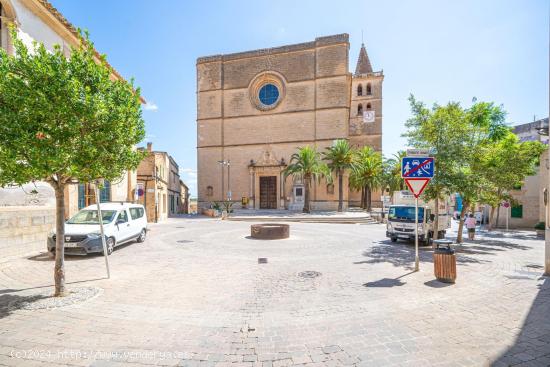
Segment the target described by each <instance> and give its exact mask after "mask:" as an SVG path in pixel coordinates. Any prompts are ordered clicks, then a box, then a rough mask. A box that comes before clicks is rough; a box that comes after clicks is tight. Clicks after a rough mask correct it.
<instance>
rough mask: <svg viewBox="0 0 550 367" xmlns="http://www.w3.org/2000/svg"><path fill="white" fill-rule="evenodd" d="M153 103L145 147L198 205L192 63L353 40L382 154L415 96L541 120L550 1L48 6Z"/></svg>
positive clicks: (83, 0) (69, 2) (71, 0)
mask: <svg viewBox="0 0 550 367" xmlns="http://www.w3.org/2000/svg"><path fill="white" fill-rule="evenodd" d="M50 1H51V2H52V4H53V5H54V6H55V7H56V8H57V9H58V10H59V11H61V13H62V14H63V15H64V16H65V17H66V18H67V19H68V20H69V21H70V22H71V23H73V24H74V25H75V26H76V27H80V28H82V29H87V30H88V31H89V32H90V36H91V39H92V40H93V41H94V43H95V46H96V48H97V50H98V51H99V52H101V53H104V54H106V55H107V59H108V61H109V62H110V63H111V65H113V66H114V67H115V68H116V69H117V71H118V72H120V74H122V75H123V76H124V77H125V78H127V79H130V78H134V81H135V84H136V85H137V86H139V87H140V88H141V90H142V94H143V96H144V97H145V99H146V100H147V101H148V105H147V106H145V108H144V111H143V117H144V120H145V122H146V130H147V137H146V139H145V140H144V142H143V144H142V145H144V144H145V142H146V141H151V142H152V143H153V149H154V150H160V151H166V152H168V153H169V154H170V155H172V156H173V157H174V159H175V160H176V162H177V163H178V164H179V166H180V174H181V177H182V179H183V180H184V182H186V183H187V184H188V186H189V187H190V190H191V193H192V196H196V178H197V171H196V167H197V162H196V68H195V65H196V59H197V57H200V56H207V55H215V54H223V53H232V52H239V51H246V50H254V49H258V48H266V47H276V46H281V45H287V44H293V43H301V42H308V41H313V40H314V39H315V37H319V36H326V35H331V34H338V33H348V34H349V35H350V66H349V68H350V71H351V72H353V71H354V70H355V64H356V62H357V57H358V54H359V49H360V47H361V40H362V38H361V37H362V36H361V34H362V33H363V41H364V43H365V45H366V47H367V52H368V54H369V58H370V60H371V63H372V66H373V68H374V70H375V71H379V70H383V71H384V76H385V78H384V84H383V111H382V115H383V153H384V155H386V156H390V155H392V154H393V153H395V152H396V151H398V150H402V149H404V148H405V147H406V140H405V139H403V138H401V134H402V133H403V132H404V131H405V127H404V123H405V121H406V120H407V119H408V118H409V117H410V108H409V104H408V100H407V98H408V96H409V95H410V94H411V93H412V94H414V95H415V97H416V98H417V99H419V100H421V101H424V102H425V103H426V104H428V105H432V104H433V103H439V104H445V103H447V102H448V101H458V102H460V103H461V104H462V105H463V106H469V105H470V104H471V101H472V98H473V97H476V98H477V100H478V101H492V102H495V103H496V104H498V105H502V106H503V107H504V109H505V110H506V111H507V121H508V122H509V123H510V124H512V125H515V124H519V123H524V122H531V121H533V118H534V116H536V118H543V117H547V116H548V108H549V92H548V89H549V88H548V86H549V79H548V78H549V18H550V17H549V12H550V9H549V8H550V5H549V4H550V1H548V0H483V1H479V0H461V1H456V0H415V1H406V0H386V1H373V0H360V1H346V0H340V1H337V2H336V1H322V0H316V1H313V0H301V1H296V0H292V1H287V0H278V1H263V0H256V1H244V0H243V1H238V0H236V1H214V0H210V1H180V0H157V1H155V2H151V1H145V0H116V1H113V0H79V1H75V0H50Z"/></svg>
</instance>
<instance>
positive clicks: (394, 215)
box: [386, 191, 450, 244]
mask: <svg viewBox="0 0 550 367" xmlns="http://www.w3.org/2000/svg"><path fill="white" fill-rule="evenodd" d="M440 201H441V202H440V205H439V228H438V230H437V232H438V235H439V237H444V236H445V232H446V229H448V228H449V227H450V215H449V205H448V200H440ZM434 205H435V202H433V201H430V202H427V203H426V202H424V201H422V200H418V241H419V242H420V243H423V244H428V243H429V239H431V238H434V233H435V228H434V225H435V221H434V219H435V215H434V209H435V206H434ZM414 226H415V203H414V195H412V193H410V192H408V191H396V192H395V193H394V195H393V200H392V204H391V205H390V206H389V208H388V220H387V224H386V237H388V238H389V239H390V240H391V241H392V242H396V241H397V240H406V241H414V237H415V233H414Z"/></svg>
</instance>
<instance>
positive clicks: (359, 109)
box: [357, 103, 363, 115]
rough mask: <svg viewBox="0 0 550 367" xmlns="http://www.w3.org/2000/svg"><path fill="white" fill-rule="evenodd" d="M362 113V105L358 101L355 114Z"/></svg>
mask: <svg viewBox="0 0 550 367" xmlns="http://www.w3.org/2000/svg"><path fill="white" fill-rule="evenodd" d="M362 114H363V105H362V104H361V103H359V104H358V105H357V115H362Z"/></svg>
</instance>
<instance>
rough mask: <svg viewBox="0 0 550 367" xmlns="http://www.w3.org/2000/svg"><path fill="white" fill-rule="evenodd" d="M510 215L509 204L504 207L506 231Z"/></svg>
mask: <svg viewBox="0 0 550 367" xmlns="http://www.w3.org/2000/svg"><path fill="white" fill-rule="evenodd" d="M509 216H510V205H508V207H507V208H506V231H508V217H509Z"/></svg>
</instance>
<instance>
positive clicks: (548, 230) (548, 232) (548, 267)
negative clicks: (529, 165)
mask: <svg viewBox="0 0 550 367" xmlns="http://www.w3.org/2000/svg"><path fill="white" fill-rule="evenodd" d="M536 130H537V132H538V133H539V135H542V136H548V135H549V134H548V124H544V123H543V124H541V126H540V127H538V128H536ZM548 154H549V156H548V159H550V149H548ZM544 168H547V167H546V166H543V165H541V166H540V169H544ZM546 183H547V185H548V187H550V174H549V175H548V178H547V181H546ZM544 205H545V208H544V210H545V212H546V218H549V217H550V215H549V214H550V212H549V210H550V207H549V206H548V203H547V200H544ZM548 224H549V223H548V220H546V222H545V223H544V227H545V229H544V275H548V276H550V227H549V226H548Z"/></svg>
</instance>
